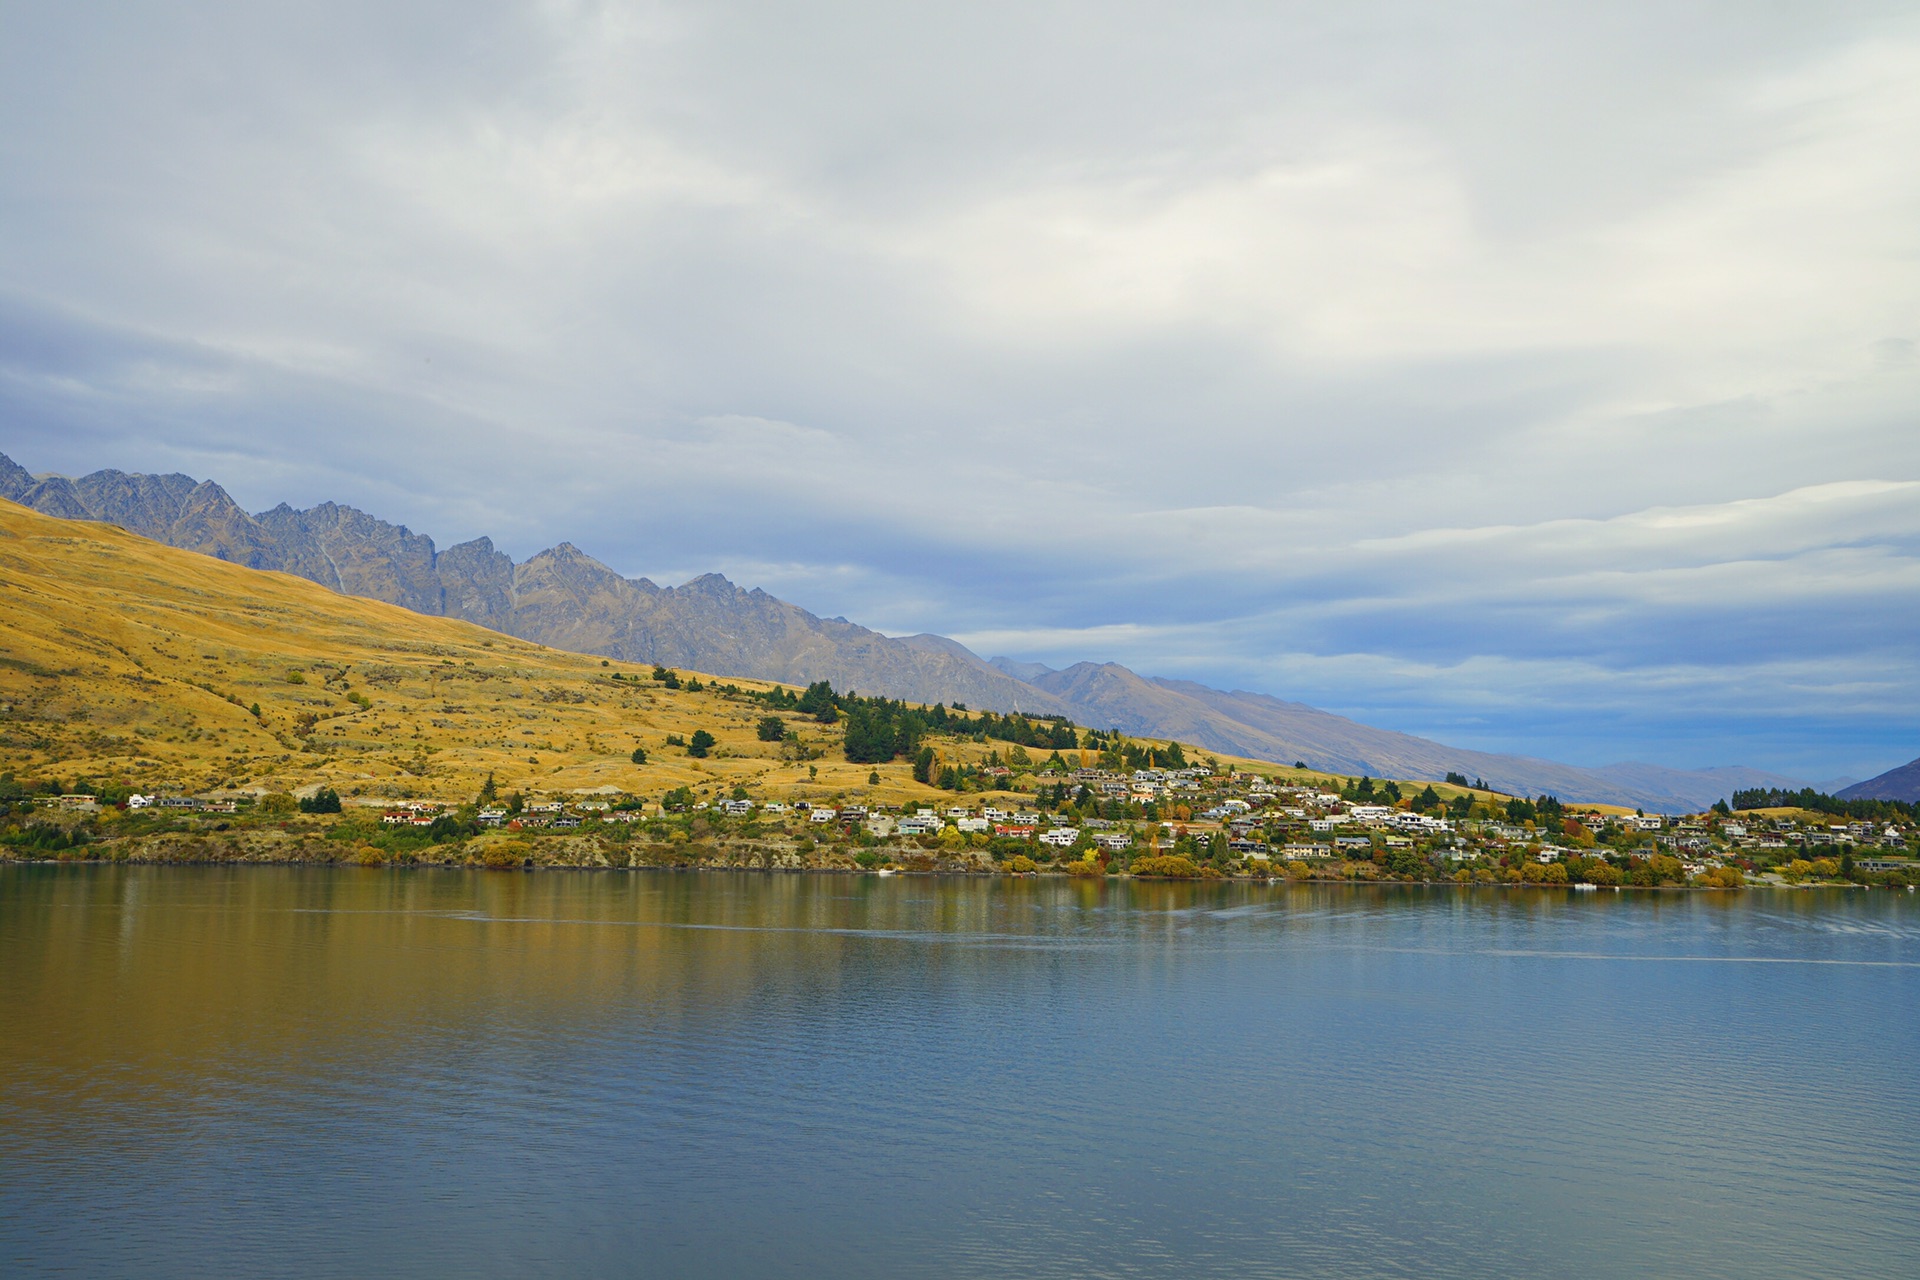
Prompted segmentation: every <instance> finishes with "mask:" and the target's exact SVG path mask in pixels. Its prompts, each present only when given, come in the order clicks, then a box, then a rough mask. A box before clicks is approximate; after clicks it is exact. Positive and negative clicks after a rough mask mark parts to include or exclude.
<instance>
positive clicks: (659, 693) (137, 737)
mask: <svg viewBox="0 0 1920 1280" xmlns="http://www.w3.org/2000/svg"><path fill="white" fill-rule="evenodd" d="M649 674H650V668H644V667H637V666H635V667H626V668H624V669H623V668H622V667H621V666H618V665H615V664H612V663H610V662H605V661H602V660H600V659H597V658H589V657H585V656H581V655H578V654H573V653H565V652H561V651H558V650H554V649H549V648H544V647H541V646H539V645H535V644H532V643H530V642H526V641H522V640H517V639H514V638H511V637H508V636H504V635H500V634H498V633H495V632H490V631H486V630H484V629H482V628H480V627H478V626H474V625H472V624H470V623H466V622H461V621H458V620H454V619H448V618H433V617H423V616H421V615H420V614H417V613H414V612H411V611H408V610H406V609H403V608H401V607H399V606H397V605H390V604H385V603H381V602H378V601H372V600H365V599H358V598H355V597H352V596H345V595H340V594H337V593H335V592H332V591H329V590H326V589H324V588H322V587H320V586H317V585H315V584H314V583H311V582H308V581H305V580H304V579H301V578H297V577H294V576H292V575H290V574H282V573H263V572H259V571H257V570H252V569H247V568H243V567H241V566H239V565H235V564H230V563H223V562H221V561H219V560H216V559H211V558H209V557H206V556H202V555H194V554H191V553H189V552H186V551H181V550H177V549H174V548H171V547H166V546H163V545H161V544H159V543H157V542H153V541H149V540H147V539H145V538H141V537H139V536H136V535H134V534H132V533H128V532H126V531H124V530H121V529H117V528H112V527H108V526H105V525H101V524H98V523H92V522H79V521H68V520H60V519H55V518H53V517H49V516H46V515H42V514H40V513H38V512H34V511H29V510H27V509H25V508H24V507H20V506H17V505H15V504H13V503H11V502H5V501H0V773H11V774H14V775H16V776H19V777H22V778H28V777H33V778H47V777H53V778H57V779H61V780H64V781H66V782H68V783H71V782H72V781H73V780H75V779H76V778H86V779H90V780H92V781H94V782H97V783H115V784H119V785H125V786H132V787H136V788H138V789H143V790H155V791H181V792H189V793H193V792H205V791H212V790H219V789H240V788H244V789H248V790H269V791H278V790H291V789H294V788H297V787H301V786H311V785H314V784H319V783H326V784H331V785H333V786H335V787H337V788H338V789H339V790H340V791H341V792H342V793H343V794H349V795H351V794H361V795H364V796H366V797H369V798H373V797H397V796H409V795H414V796H422V797H437V798H442V799H464V798H470V797H471V796H473V795H474V794H475V792H476V791H477V790H478V788H479V786H480V784H481V782H482V780H483V779H485V778H486V777H487V776H488V775H489V774H491V775H494V776H495V777H496V779H497V782H498V785H499V786H500V788H501V790H502V791H506V790H510V789H511V790H520V791H524V792H529V793H534V792H546V793H553V794H564V793H567V792H572V791H579V790H583V789H593V788H616V789H619V790H622V791H632V792H636V793H641V794H650V795H653V796H654V797H656V798H657V797H658V796H659V795H660V794H661V793H662V792H664V791H665V790H667V789H669V788H672V787H676V786H681V785H686V786H691V787H693V788H695V789H696V791H699V790H705V791H708V792H710V793H711V792H719V791H721V790H726V789H731V788H732V787H733V786H735V785H747V786H750V787H752V788H753V789H754V790H755V791H756V792H757V793H760V794H762V795H808V794H812V795H818V794H827V793H830V792H833V791H842V790H844V791H849V792H853V791H858V792H860V793H862V794H864V795H867V796H868V797H870V798H872V799H877V800H882V801H884V802H890V803H897V802H898V801H900V800H901V799H905V798H916V799H931V798H933V797H934V796H935V795H937V794H943V793H937V792H935V791H933V790H932V789H931V788H928V787H924V786H920V785H919V784H916V783H913V782H912V781H911V779H910V778H909V777H908V765H907V763H906V762H904V761H895V762H893V763H890V764H886V765H882V766H880V772H881V774H882V781H881V782H880V784H879V785H877V786H869V784H868V782H867V775H868V773H869V769H870V766H868V765H852V764H849V763H847V762H846V761H845V760H844V759H842V757H841V753H840V751H839V750H838V740H837V730H836V729H835V728H830V727H824V726H820V725H817V724H814V723H812V722H811V721H810V720H808V719H805V718H795V719H794V720H793V722H792V723H793V726H794V727H795V728H796V729H797V730H799V732H800V733H801V734H802V735H804V736H805V737H806V738H808V739H811V740H813V742H814V743H815V745H817V746H818V747H819V748H821V749H822V751H823V754H822V755H821V756H820V757H819V758H818V759H817V760H816V761H815V762H813V763H812V764H811V765H809V764H796V763H790V762H788V761H786V760H783V759H781V758H780V746H779V744H771V743H766V742H761V741H760V740H759V739H758V737H757V735H756V733H755V732H754V728H755V724H756V722H757V721H758V719H759V718H760V717H761V716H763V715H765V714H766V708H765V706H764V705H762V704H760V703H758V702H755V701H752V700H750V699H748V698H746V697H743V696H735V695H731V694H729V693H727V692H725V691H722V690H717V689H714V688H712V687H711V686H710V685H709V686H708V687H707V688H706V689H704V690H702V691H700V692H691V691H688V690H684V689H682V690H669V689H667V688H665V687H663V686H661V685H659V684H657V683H656V682H654V681H653V680H651V679H649V678H647V677H648V676H649ZM615 676H620V677H631V678H621V679H615V678H614V677H615ZM256 706H257V707H258V708H259V711H258V714H257V715H256V714H255V712H254V711H253V708H254V707H256ZM695 729H706V730H707V731H708V732H710V733H712V734H713V735H714V736H715V737H716V738H717V739H718V746H717V748H716V749H715V751H714V753H713V755H712V756H711V757H710V758H708V759H705V760H695V759H692V758H690V757H689V756H688V755H687V754H686V753H685V752H684V751H683V750H681V749H679V748H673V747H668V746H667V745H666V743H665V739H666V737H667V735H669V734H677V735H679V736H681V737H683V738H684V737H688V736H691V734H692V733H693V731H694V730H695ZM636 745H639V746H644V747H645V748H646V749H647V750H648V752H649V761H648V763H647V764H645V765H635V764H634V763H633V762H632V760H631V759H630V755H631V752H632V751H633V748H634V747H635V746H636ZM810 770H817V771H818V777H817V778H813V777H811V774H810Z"/></svg>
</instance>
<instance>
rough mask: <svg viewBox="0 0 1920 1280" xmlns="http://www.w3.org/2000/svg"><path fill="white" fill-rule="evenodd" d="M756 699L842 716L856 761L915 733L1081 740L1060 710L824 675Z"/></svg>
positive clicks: (910, 742)
mask: <svg viewBox="0 0 1920 1280" xmlns="http://www.w3.org/2000/svg"><path fill="white" fill-rule="evenodd" d="M760 700H761V701H762V702H764V703H766V704H767V705H768V706H770V707H773V708H776V709H778V710H782V711H798V712H801V713H802V714H805V715H810V716H812V717H813V718H814V719H815V720H817V721H819V722H820V723H821V724H832V723H834V722H835V721H837V720H839V719H841V718H842V717H844V718H845V719H846V722H847V727H846V753H847V759H848V760H851V761H853V762H854V763H856V764H879V763H881V762H883V761H886V760H894V759H898V758H901V757H911V756H914V755H916V754H917V753H918V752H919V750H920V742H921V739H923V738H925V737H927V736H928V735H930V734H952V735H956V736H961V737H984V738H988V739H992V740H994V741H998V742H1011V743H1014V744H1016V745H1018V746H1022V747H1038V748H1041V749H1042V750H1052V751H1070V750H1074V749H1076V748H1078V747H1080V746H1081V745H1082V738H1081V734H1080V731H1079V729H1078V728H1077V727H1076V726H1075V725H1074V723H1073V721H1071V720H1069V719H1067V718H1066V717H1065V716H1046V717H1038V718H1036V717H1032V716H1026V715H1022V714H1020V713H1019V712H1017V711H1016V712H1012V713H1010V714H1008V715H1004V716H1003V715H996V714H995V713H994V712H991V711H982V712H979V713H978V714H973V713H969V712H968V711H967V710H966V709H965V708H964V707H948V706H946V705H945V704H944V703H936V704H934V705H933V706H931V707H926V708H921V707H913V706H909V705H907V704H906V703H905V702H902V701H899V700H897V699H892V698H863V697H861V696H860V695H859V694H857V693H854V692H852V691H851V690H849V691H848V692H846V693H835V692H834V689H833V686H832V685H831V684H830V683H828V682H827V681H825V680H818V681H815V682H814V683H813V684H810V685H808V686H807V688H806V691H805V692H804V693H799V694H796V693H794V692H793V690H791V689H769V690H767V691H766V692H765V693H763V694H761V695H760ZM1085 745H1086V746H1088V747H1089V748H1096V747H1097V748H1105V747H1106V746H1107V745H1108V739H1107V736H1106V735H1103V734H1100V733H1098V732H1097V731H1088V733H1087V734H1086V742H1085ZM1178 751H1179V748H1177V747H1176V748H1174V749H1173V752H1172V754H1174V755H1177V754H1178ZM1162 754H1163V755H1165V754H1168V753H1165V752H1162ZM1173 767H1176V768H1177V767H1183V766H1173Z"/></svg>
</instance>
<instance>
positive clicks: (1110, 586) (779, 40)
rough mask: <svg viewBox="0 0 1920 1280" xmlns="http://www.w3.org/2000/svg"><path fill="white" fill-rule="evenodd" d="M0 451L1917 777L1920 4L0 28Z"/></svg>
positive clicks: (521, 17) (1411, 696) (1010, 650)
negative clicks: (175, 476) (1906, 765)
mask: <svg viewBox="0 0 1920 1280" xmlns="http://www.w3.org/2000/svg"><path fill="white" fill-rule="evenodd" d="M0 113H3V116H0V121H3V122H4V126H5V127H4V128H0V450H4V451H5V452H6V453H8V454H9V455H10V456H12V457H13V458H14V459H15V460H16V461H18V462H20V463H21V464H22V465H24V466H26V467H28V468H29V469H31V470H34V471H40V472H45V471H59V472H63V473H66V474H80V473H83V472H86V471H90V470H94V469H97V468H100V467H118V468H120V469H123V470H130V471H175V470H178V471H185V472H187V473H189V474H191V475H195V476H201V477H211V478H214V479H217V480H219V481H220V482H221V483H222V484H224V485H225V486H226V487H227V488H228V489H229V490H230V491H231V492H232V493H233V494H234V495H235V497H236V498H237V499H239V500H240V501H241V502H242V503H243V504H244V505H246V506H248V507H249V508H250V509H253V510H260V509H264V508H266V507H269V506H272V505H274V504H275V503H277V502H280V501H282V500H285V501H290V502H292V503H294V504H295V505H297V506H304V505H309V504H312V503H315V502H319V501H325V500H330V499H331V500H337V501H343V502H350V503H352V504H354V505H357V506H360V507H363V508H365V509H367V510H369V511H372V512H373V513H375V514H377V515H380V516H383V517H385V518H387V519H391V520H394V521H396V522H400V523H405V524H407V525H409V526H410V527H412V528H414V529H415V530H417V531H422V532H427V533H430V534H432V535H433V536H434V537H435V539H436V540H437V541H438V542H439V544H440V545H441V546H447V545H451V544H453V543H455V542H458V541H461V540H464V539H466V538H470V537H474V536H478V535H480V534H488V535H490V536H492V537H493V538H494V540H495V541H496V543H498V544H499V545H500V546H501V548H502V549H503V550H506V551H507V552H508V553H509V554H512V555H514V556H515V557H516V558H524V557H525V556H527V555H529V554H532V553H533V552H535V551H538V550H540V549H541V548H543V547H546V546H549V545H552V544H553V543H556V542H559V541H562V540H567V541H572V542H573V543H575V544H576V545H578V546H580V547H582V548H583V549H585V550H587V551H588V552H590V553H591V554H593V555H595V556H597V557H598V558H600V559H602V560H604V561H606V562H607V563H608V564H611V565H612V566H614V567H615V568H616V569H619V570H620V571H622V572H624V573H628V574H631V575H635V576H639V575H646V576H649V577H652V578H654V579H655V580H656V581H660V582H677V581H683V580H685V579H686V578H689V577H692V576H694V575H696V574H699V573H702V572H707V571H720V572H724V573H726V574H727V575H728V576H729V577H731V578H733V579H735V580H736V581H739V582H741V583H743V584H745V585H749V586H760V587H764V588H766V589H767V590H769V591H772V592H774V593H775V594H777V595H780V596H782V597H784V598H786V599H789V600H792V601H794V602H796V603H798V604H801V605H804V606H805V607H807V608H810V609H812V610H813V611H815V612H816V613H819V614H821V615H823V616H834V615H841V616H845V617H848V618H852V619H854V620H855V621H859V622H862V623H865V624H867V625H869V626H872V627H875V628H877V629H880V630H883V631H886V632H888V633H890V634H906V633H911V632H917V631H935V632H939V633H942V634H947V635H952V636H955V637H957V638H959V639H961V640H963V641H965V642H966V643H968V644H970V645H972V646H973V647H974V648H975V649H976V650H978V651H980V652H982V653H985V654H999V653H1004V654H1008V655H1012V656H1015V657H1019V658H1022V659H1029V660H1039V661H1045V662H1049V663H1052V664H1054V665H1056V666H1059V665H1065V664H1068V663H1071V662H1075V661H1080V660H1094V661H1107V660H1112V661H1119V662H1124V663H1126V664H1128V665H1130V666H1132V667H1134V668H1135V669H1137V670H1140V671H1143V672H1146V673H1149V674H1156V675H1167V676H1179V677H1185V678H1191V679H1198V680H1202V681H1205V682H1207V683H1210V684H1215V685H1220V686H1223V687H1230V688H1245V689H1253V690H1257V691H1261V692H1267V693H1272V694H1275V695H1278V696H1281V697H1285V698H1291V699H1297V700H1299V701H1303V702H1308V703H1312V704H1314V705H1317V706H1323V707H1327V708H1329V709H1331V710H1335V711H1340V712H1342V713H1345V714H1349V715H1353V716H1355V717H1356V718H1359V719H1361V720H1364V721H1367V722H1369V723H1373V724H1378V725H1382V726H1385V727H1389V728H1395V729H1401V730H1405V731H1408V732H1414V733H1420V734H1424V735H1428V736H1432V737H1436V738H1439V739H1441V740H1442V741H1446V742H1450V743H1455V744H1458V745H1462V746H1471V747H1478V748H1482V749H1489V750H1503V751H1521V752H1527V753H1531V754H1538V755H1545V756H1550V757H1553V758H1557V759H1561V760H1566V761H1569V762H1572V763H1576V764H1585V765H1598V764H1604V763H1608V762H1611V761H1615V760H1623V759H1637V760H1646V761H1651V762H1655V763H1660V764H1668V765H1675V766H1684V767H1698V766H1706V765H1731V764H1745V765H1751V766H1757V767H1762V768H1771V769H1775V770H1777V771H1780V772H1783V773H1787V774H1790V775H1792V776H1795V777H1798V778H1803V779H1806V780H1809V781H1826V780H1830V779H1833V778H1835V777H1856V778H1857V777H1865V776H1868V775H1870V774H1873V773H1877V772H1879V771H1881V770H1883V769H1886V768H1888V767H1891V766H1893V765H1896V764H1899V763H1902V762H1904V761H1906V760H1908V759H1910V758H1912V757H1913V756H1915V755H1916V754H1920V625H1917V624H1920V346H1917V345H1916V343H1917V342H1920V10H1916V9H1915V7H1914V6H1913V5H1912V4H1911V3H1910V0H1908V2H1906V3H1849V2H1847V0H1822V2H1821V3H1756V2H1755V0H1739V2H1738V3H1685V2H1674V0H1668V2H1665V3H1660V4H1651V3H1640V4H1633V3H1629V4H1618V5H1594V4H1591V3H1581V4H1553V3H1542V2H1539V0H1532V2H1529V3H1524V4H1522V3H1471V2H1468V3H1460V4H1454V5H1445V6H1440V5H1431V4H1410V3H1403V2H1402V3H1368V2H1366V0H1357V2H1354V3H1347V4H1341V5H1324V4H1314V5H1308V4H1286V3H1272V2H1267V3H1258V4H1254V3H1236V4H1225V3H1223V4H1197V3H1191V2H1188V3H1180V4H1165V5H1160V4H1139V3H1124V2H1120V3H1105V4H1098V5H1093V4H1049V3H1035V2H1032V0H1028V2H1025V3H1021V4H1017V5H999V4H993V3H979V2H976V3H973V4H968V5H964V6H961V5H955V6H946V7H933V6H913V5H859V4H815V5H809V6H794V5H771V4H768V5H754V4H734V3H727V2H725V0H708V2H705V3H701V4H697V5H696V4H684V5H683V4H671V3H667V4H651V5H648V4H633V5H629V4H613V3H609V4H587V3H567V2H564V0H553V2H550V3H498V2H492V0H461V2H460V3H409V2H407V0H381V2H380V3H377V4H375V3H367V4H361V3H355V2H353V0H337V2H335V3H330V4H327V5H304V6H293V5H276V4H272V3H263V2H262V0H248V2H247V3H234V4H225V3H221V2H220V0H206V2H203V3H197V4H195V5H192V6H180V5H177V4H165V5H158V4H143V3H139V2H138V0H129V2H128V3H122V4H117V5H114V6H111V7H108V8H101V7H96V6H73V5H44V4H28V3H22V2H19V0H0Z"/></svg>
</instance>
